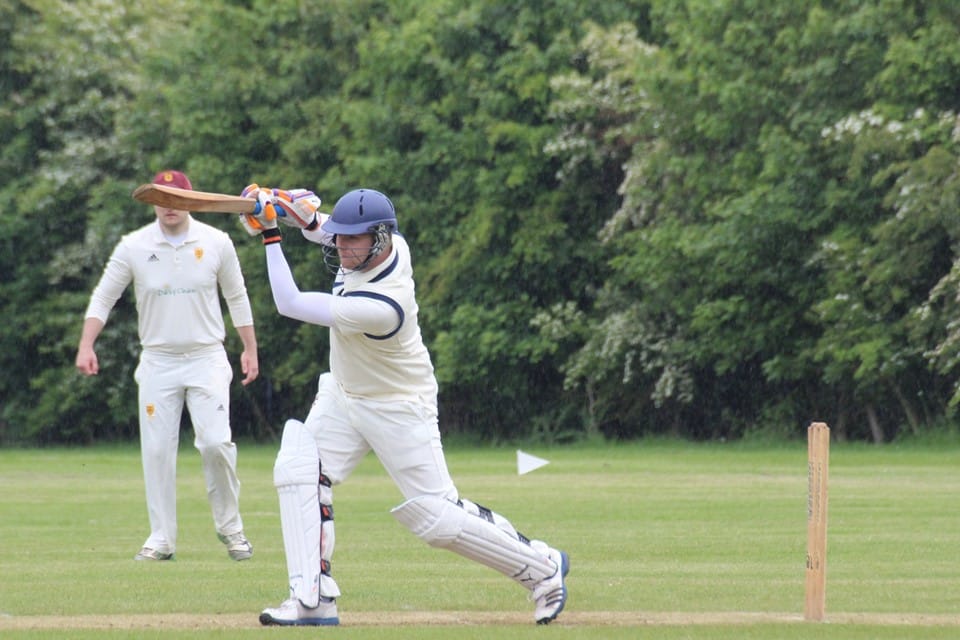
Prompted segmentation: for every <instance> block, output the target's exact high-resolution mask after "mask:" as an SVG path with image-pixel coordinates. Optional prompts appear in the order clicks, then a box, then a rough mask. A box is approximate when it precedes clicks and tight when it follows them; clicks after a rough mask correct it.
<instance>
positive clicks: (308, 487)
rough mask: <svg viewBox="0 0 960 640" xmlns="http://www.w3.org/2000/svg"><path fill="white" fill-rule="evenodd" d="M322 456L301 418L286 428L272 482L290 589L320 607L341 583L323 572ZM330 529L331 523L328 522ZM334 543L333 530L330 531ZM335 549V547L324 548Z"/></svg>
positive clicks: (299, 597) (309, 602) (336, 594)
mask: <svg viewBox="0 0 960 640" xmlns="http://www.w3.org/2000/svg"><path fill="white" fill-rule="evenodd" d="M319 481H320V458H319V456H318V454H317V445H316V442H314V440H313V436H312V435H311V434H310V432H309V431H307V429H306V428H305V427H304V426H303V423H302V422H300V421H298V420H288V421H287V423H286V424H285V425H284V428H283V438H282V439H281V442H280V451H279V453H278V454H277V460H276V462H275V464H274V466H273V484H274V486H275V487H276V488H277V496H278V497H279V499H280V528H281V531H282V532H283V547H284V550H285V551H286V556H287V574H288V575H289V578H290V592H291V595H292V596H293V597H296V598H297V599H298V600H300V602H302V603H303V605H304V606H305V607H310V608H313V607H316V606H318V605H319V604H320V596H321V595H323V596H324V597H327V598H336V597H338V596H339V595H340V589H339V588H338V587H337V583H336V582H335V581H334V580H333V578H331V577H330V576H329V575H322V572H321V561H320V559H321V539H322V534H323V526H324V524H325V523H324V522H323V518H322V517H321V513H320V500H319V496H318V491H317V488H318V483H319ZM329 525H330V527H331V528H332V526H333V522H332V521H329ZM330 537H331V540H330V542H331V543H332V537H333V536H332V532H331V536H330ZM326 551H327V552H328V553H332V551H333V549H332V545H331V548H330V549H328V550H326Z"/></svg>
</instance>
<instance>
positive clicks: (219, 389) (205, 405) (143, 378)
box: [134, 345, 243, 553]
mask: <svg viewBox="0 0 960 640" xmlns="http://www.w3.org/2000/svg"><path fill="white" fill-rule="evenodd" d="M134 379H135V380H136V381H137V384H138V386H139V393H138V396H139V405H140V407H139V413H140V454H141V458H142V461H143V479H144V485H145V487H146V498H147V513H148V515H149V518H150V536H149V537H148V538H147V540H146V542H144V546H145V547H150V548H151V549H159V550H162V551H167V552H169V553H173V552H174V551H176V546H177V484H176V483H177V450H178V447H179V443H180V418H181V414H182V413H183V409H184V406H186V408H187V411H188V412H189V414H190V419H191V422H192V423H193V431H194V441H193V446H194V447H196V449H197V450H198V451H199V452H200V458H201V461H202V465H203V474H204V479H205V481H206V488H207V498H208V500H209V502H210V509H211V511H212V512H213V522H214V526H215V527H216V530H217V533H221V534H223V535H229V534H233V533H237V532H239V531H242V530H243V521H242V520H241V518H240V508H239V497H240V481H239V479H238V478H237V448H236V445H235V444H234V443H233V442H232V441H231V440H232V434H231V430H230V382H231V380H232V379H233V370H232V369H231V368H230V362H229V360H228V359H227V354H226V351H225V350H224V348H223V347H222V345H216V346H213V347H209V348H207V349H203V350H201V351H197V352H194V353H190V354H181V355H167V354H158V353H155V352H146V351H145V352H143V353H142V354H141V356H140V363H139V365H138V366H137V370H136V372H135V374H134Z"/></svg>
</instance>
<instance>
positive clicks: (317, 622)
mask: <svg viewBox="0 0 960 640" xmlns="http://www.w3.org/2000/svg"><path fill="white" fill-rule="evenodd" d="M260 624H262V625H280V626H286V627H308V626H315V627H321V626H322V627H333V626H336V625H338V624H340V618H339V617H338V616H337V601H336V600H333V599H327V598H320V606H318V607H316V608H314V609H309V608H307V607H305V606H303V604H302V603H301V602H300V601H299V600H298V599H297V598H289V599H287V600H284V601H283V602H281V603H280V606H279V607H277V608H276V609H264V610H263V612H262V613H261V614H260Z"/></svg>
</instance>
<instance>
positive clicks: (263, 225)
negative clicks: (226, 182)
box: [240, 183, 277, 236]
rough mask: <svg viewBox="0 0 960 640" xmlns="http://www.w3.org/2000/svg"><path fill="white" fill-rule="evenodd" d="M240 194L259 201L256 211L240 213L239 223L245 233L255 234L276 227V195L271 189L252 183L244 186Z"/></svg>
mask: <svg viewBox="0 0 960 640" xmlns="http://www.w3.org/2000/svg"><path fill="white" fill-rule="evenodd" d="M240 195H241V196H242V197H244V198H254V199H256V200H257V202H258V203H260V208H259V211H258V212H257V213H243V214H240V224H241V225H242V226H243V228H244V230H245V231H246V232H247V233H249V234H250V235H252V236H257V235H260V234H261V233H263V232H264V231H266V230H267V229H276V228H277V210H276V208H275V207H274V201H275V200H276V196H274V194H273V189H268V188H266V187H261V186H259V185H257V184H256V183H254V184H249V185H247V186H246V187H244V189H243V191H242V192H241V193H240Z"/></svg>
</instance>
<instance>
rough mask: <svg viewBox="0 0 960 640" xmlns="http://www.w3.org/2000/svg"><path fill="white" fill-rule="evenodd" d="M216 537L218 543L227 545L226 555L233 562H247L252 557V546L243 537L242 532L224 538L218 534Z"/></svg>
mask: <svg viewBox="0 0 960 640" xmlns="http://www.w3.org/2000/svg"><path fill="white" fill-rule="evenodd" d="M217 537H218V538H220V542H222V543H223V544H225V545H227V553H228V554H230V557H231V558H233V559H234V560H249V559H250V557H251V556H253V545H252V544H250V541H249V540H247V537H246V536H245V535H243V531H239V532H237V533H231V534H230V535H226V536H225V535H223V534H222V533H218V534H217Z"/></svg>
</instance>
